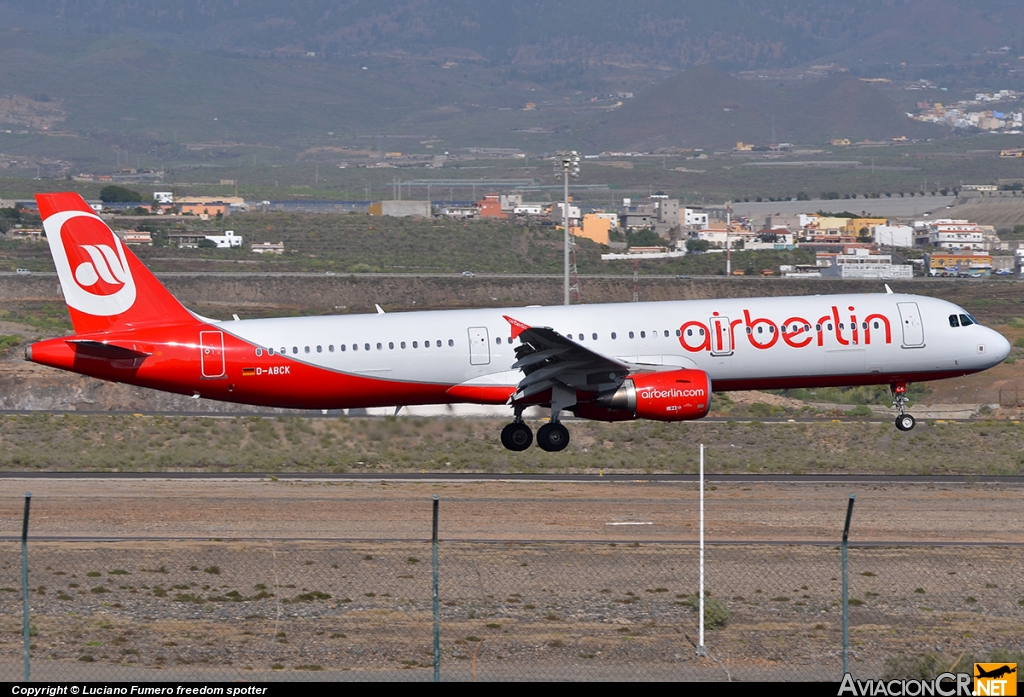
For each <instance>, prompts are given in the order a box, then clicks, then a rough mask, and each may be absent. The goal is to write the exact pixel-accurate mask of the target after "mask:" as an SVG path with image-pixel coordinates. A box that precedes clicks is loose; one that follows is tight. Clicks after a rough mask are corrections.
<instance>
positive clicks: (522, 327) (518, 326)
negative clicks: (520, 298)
mask: <svg viewBox="0 0 1024 697" xmlns="http://www.w3.org/2000/svg"><path fill="white" fill-rule="evenodd" d="M502 317H504V318H505V321H506V322H508V323H509V324H510V325H512V338H513V339H518V338H519V335H520V334H522V333H523V332H525V331H526V330H527V329H529V328H530V325H528V324H523V323H522V322H520V321H519V320H517V319H512V318H511V317H509V316H508V315H502Z"/></svg>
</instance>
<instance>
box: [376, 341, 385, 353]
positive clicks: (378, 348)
mask: <svg viewBox="0 0 1024 697" xmlns="http://www.w3.org/2000/svg"><path fill="white" fill-rule="evenodd" d="M382 348H384V344H382V343H380V342H379V341H378V342H377V350H378V351H380V350H381V349H382Z"/></svg>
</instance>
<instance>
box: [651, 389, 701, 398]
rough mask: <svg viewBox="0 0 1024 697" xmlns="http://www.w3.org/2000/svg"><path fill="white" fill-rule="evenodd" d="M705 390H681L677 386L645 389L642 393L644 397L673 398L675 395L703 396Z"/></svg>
mask: <svg viewBox="0 0 1024 697" xmlns="http://www.w3.org/2000/svg"><path fill="white" fill-rule="evenodd" d="M703 396H704V390H700V389H698V390H679V389H676V388H675V387H673V388H671V389H668V390H656V389H650V390H644V391H643V392H641V393H640V397H641V398H642V399H673V398H675V397H703Z"/></svg>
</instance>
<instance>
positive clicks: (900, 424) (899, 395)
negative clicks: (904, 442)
mask: <svg viewBox="0 0 1024 697" xmlns="http://www.w3.org/2000/svg"><path fill="white" fill-rule="evenodd" d="M889 388H890V389H891V390H892V405H893V406H894V407H896V410H897V411H898V412H899V416H897V417H896V428H898V429H899V430H901V431H909V430H910V429H912V428H914V425H915V424H916V423H917V421H915V420H914V417H913V416H911V415H910V414H908V413H907V412H906V409H907V383H905V382H895V383H893V384H892V385H890V386H889Z"/></svg>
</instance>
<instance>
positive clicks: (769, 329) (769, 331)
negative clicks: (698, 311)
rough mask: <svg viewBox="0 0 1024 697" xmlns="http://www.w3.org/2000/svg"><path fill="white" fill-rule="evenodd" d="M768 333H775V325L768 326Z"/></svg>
mask: <svg viewBox="0 0 1024 697" xmlns="http://www.w3.org/2000/svg"><path fill="white" fill-rule="evenodd" d="M703 333H704V332H701V334H703ZM768 333H769V334H774V333H775V327H772V326H769V327H768Z"/></svg>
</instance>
